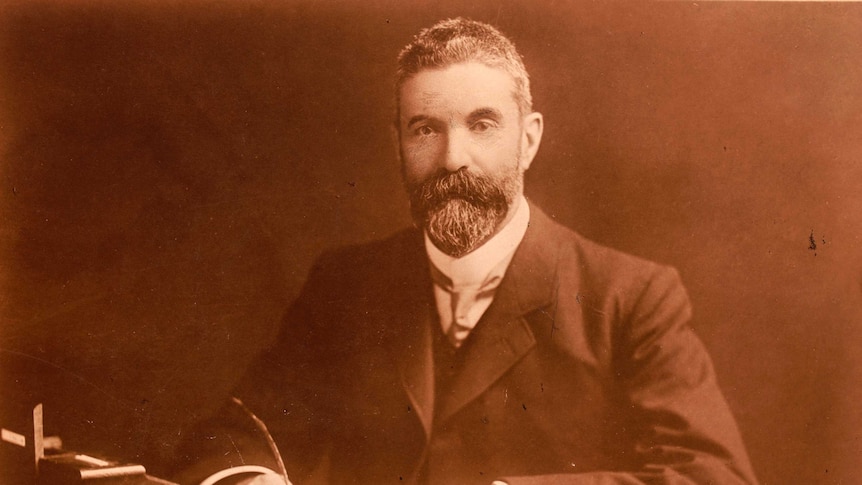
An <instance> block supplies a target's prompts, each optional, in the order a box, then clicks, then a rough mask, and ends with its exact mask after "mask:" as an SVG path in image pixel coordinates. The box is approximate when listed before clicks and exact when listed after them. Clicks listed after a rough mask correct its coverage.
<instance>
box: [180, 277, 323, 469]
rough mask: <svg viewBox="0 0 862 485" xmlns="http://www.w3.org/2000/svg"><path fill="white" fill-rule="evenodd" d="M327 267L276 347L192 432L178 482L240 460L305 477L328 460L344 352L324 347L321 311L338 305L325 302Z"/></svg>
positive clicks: (289, 316) (291, 312) (309, 285)
mask: <svg viewBox="0 0 862 485" xmlns="http://www.w3.org/2000/svg"><path fill="white" fill-rule="evenodd" d="M321 265H322V263H321V262H320V261H318V263H317V264H316V265H315V267H314V268H313V269H312V271H311V274H310V276H309V278H308V280H307V282H306V284H305V286H304V287H303V290H302V292H301V294H300V296H299V297H298V298H297V299H296V301H295V302H294V303H293V304H292V305H291V307H290V308H289V309H288V311H287V313H286V315H285V318H284V321H283V322H282V326H281V331H280V334H279V336H278V337H277V339H276V341H275V343H274V345H272V346H271V347H270V348H269V349H267V350H266V351H264V352H263V353H262V354H261V355H260V356H258V358H257V359H255V361H254V363H253V364H252V365H251V366H250V367H249V369H248V370H247V371H246V372H245V374H244V376H243V377H242V378H241V379H240V381H239V383H238V385H237V386H236V388H235V389H234V390H233V395H234V398H233V399H232V400H231V401H229V402H227V403H226V405H225V406H224V407H223V408H222V410H221V411H220V412H219V413H218V414H217V415H216V416H214V417H213V418H211V419H209V420H206V421H204V422H201V423H198V424H197V425H196V426H195V427H194V428H193V429H191V430H189V431H188V432H187V435H186V437H185V438H184V439H183V445H182V447H181V451H180V453H179V455H180V458H179V460H178V461H180V462H181V463H180V464H179V465H178V466H177V469H178V470H180V471H179V472H178V473H177V474H175V477H174V478H175V480H177V481H178V482H179V483H182V484H183V485H185V484H197V483H200V481H201V480H202V479H204V478H206V477H208V476H211V475H212V474H213V473H216V472H220V471H223V470H225V469H229V468H237V467H240V466H262V467H265V468H268V469H272V470H274V471H276V472H279V471H280V469H281V468H282V467H284V468H286V470H287V472H288V474H289V475H290V479H291V480H297V479H299V480H303V479H307V478H308V477H310V476H312V475H313V474H314V473H316V472H317V470H316V468H317V467H318V465H319V464H320V463H322V462H325V457H326V455H327V452H328V448H329V443H330V441H331V439H332V429H333V427H334V422H335V421H334V418H333V416H332V412H330V411H332V410H334V409H335V408H336V407H337V406H338V404H337V402H338V399H339V396H338V394H337V392H336V391H335V389H337V386H336V385H335V384H334V383H333V382H332V378H333V377H334V376H335V375H336V373H335V372H332V369H333V368H334V367H335V366H337V365H338V356H337V355H334V354H332V353H330V352H328V351H327V350H326V348H324V347H321V345H322V344H323V343H325V342H326V341H327V339H326V338H325V337H326V335H325V332H324V330H325V328H323V325H322V324H321V321H322V320H323V318H321V317H322V316H321V315H320V313H321V312H325V311H327V310H326V309H327V308H328V307H330V306H331V305H326V304H325V303H321V301H320V298H321V295H325V294H329V292H328V291H327V287H328V284H327V283H326V281H325V277H324V276H323V273H324V271H321ZM237 402H239V403H241V404H240V405H239V406H238V405H237ZM333 412H334V411H333ZM264 423H265V424H264ZM282 459H283V463H282V462H281V460H282ZM218 483H220V482H218Z"/></svg>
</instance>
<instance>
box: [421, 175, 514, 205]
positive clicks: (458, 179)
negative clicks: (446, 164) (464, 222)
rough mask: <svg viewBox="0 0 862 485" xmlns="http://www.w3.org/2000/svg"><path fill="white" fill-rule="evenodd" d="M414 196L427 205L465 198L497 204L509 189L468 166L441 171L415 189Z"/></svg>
mask: <svg viewBox="0 0 862 485" xmlns="http://www.w3.org/2000/svg"><path fill="white" fill-rule="evenodd" d="M411 193H412V196H413V197H412V198H413V199H414V201H415V202H419V205H421V206H423V207H425V208H431V207H435V206H439V205H441V204H445V203H446V202H448V201H450V200H452V199H462V200H464V201H465V202H468V203H470V204H472V205H480V206H488V205H491V206H495V205H498V204H499V201H500V200H501V199H502V200H505V199H506V197H505V196H506V194H505V191H504V190H503V189H502V188H501V187H500V184H499V183H497V181H495V180H494V179H492V178H490V177H487V176H484V175H479V174H475V173H472V172H469V171H468V170H467V169H461V170H457V171H455V172H449V171H448V170H441V171H440V172H438V173H437V174H436V175H434V176H432V177H431V178H429V179H427V180H425V181H424V182H422V183H421V184H419V185H418V186H415V187H414V188H413V189H412V190H411Z"/></svg>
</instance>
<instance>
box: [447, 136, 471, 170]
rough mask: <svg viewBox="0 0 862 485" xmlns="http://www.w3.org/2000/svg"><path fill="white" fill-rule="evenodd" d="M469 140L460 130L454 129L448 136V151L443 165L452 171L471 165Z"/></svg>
mask: <svg viewBox="0 0 862 485" xmlns="http://www.w3.org/2000/svg"><path fill="white" fill-rule="evenodd" d="M468 143H469V142H468V140H467V137H466V135H465V134H463V133H461V132H460V130H452V131H450V132H449V133H448V134H447V136H446V153H445V154H444V160H443V166H444V168H445V169H446V170H448V171H450V172H457V171H458V170H461V169H462V168H464V167H468V166H470V163H471V158H470V151H469V147H468Z"/></svg>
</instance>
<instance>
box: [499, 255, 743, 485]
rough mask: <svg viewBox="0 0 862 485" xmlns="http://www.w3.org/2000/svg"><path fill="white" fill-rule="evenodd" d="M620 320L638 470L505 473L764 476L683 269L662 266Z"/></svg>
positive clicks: (537, 479)
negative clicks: (745, 439) (697, 329)
mask: <svg viewBox="0 0 862 485" xmlns="http://www.w3.org/2000/svg"><path fill="white" fill-rule="evenodd" d="M632 301H633V302H634V303H632V304H631V305H629V306H628V308H626V305H625V304H621V305H620V306H621V308H620V309H619V313H618V315H619V317H618V318H617V319H616V321H615V322H614V325H615V326H616V327H615V328H614V331H615V332H614V333H615V340H616V355H615V368H616V369H615V374H616V376H617V378H618V386H619V388H620V389H621V392H622V393H623V395H624V399H625V403H626V404H627V405H628V406H629V407H630V411H631V415H632V417H633V419H632V423H633V424H634V426H635V429H636V432H635V436H636V440H635V447H634V449H633V450H631V451H632V452H633V453H635V454H636V456H637V460H636V461H637V463H638V467H637V468H636V469H634V470H631V471H626V472H619V471H608V472H591V473H583V474H570V475H565V474H563V475H550V476H547V475H546V476H534V477H504V478H501V480H504V481H505V482H506V483H508V484H510V485H532V484H539V483H541V484H570V485H628V484H650V485H658V484H665V485H676V484H679V485H682V484H704V485H705V484H722V485H733V484H756V483H757V480H756V478H755V476H754V473H753V471H752V469H751V465H750V464H749V460H748V457H747V454H746V451H745V448H744V446H743V444H742V440H741V438H740V435H739V431H738V429H737V426H736V423H735V421H734V418H733V416H732V414H731V412H730V409H729V408H728V406H727V403H726V402H725V400H724V397H723V396H722V394H721V391H720V389H719V388H718V384H717V382H716V376H715V372H714V370H713V365H712V361H711V359H710V358H709V355H708V354H707V352H706V349H705V347H704V346H703V344H702V342H701V341H700V339H698V337H697V336H696V335H695V334H694V331H693V330H692V328H691V327H690V325H689V322H690V319H691V305H690V303H689V299H688V295H687V294H686V291H685V289H684V287H683V286H682V283H681V282H680V279H679V276H678V274H677V272H676V271H675V270H673V269H670V268H666V267H659V266H656V270H655V271H654V272H653V274H652V277H651V278H649V279H648V280H647V282H646V283H645V285H644V286H643V289H642V290H641V291H640V292H639V293H638V296H637V297H636V298H634V299H633V300H632Z"/></svg>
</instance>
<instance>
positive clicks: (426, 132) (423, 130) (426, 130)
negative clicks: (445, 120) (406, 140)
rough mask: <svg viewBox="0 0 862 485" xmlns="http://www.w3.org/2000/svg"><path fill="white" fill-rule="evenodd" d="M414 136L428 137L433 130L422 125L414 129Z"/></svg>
mask: <svg viewBox="0 0 862 485" xmlns="http://www.w3.org/2000/svg"><path fill="white" fill-rule="evenodd" d="M416 134H418V135H422V136H430V135H433V134H434V129H433V128H431V127H430V126H428V125H423V126H420V127H419V128H417V129H416Z"/></svg>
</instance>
